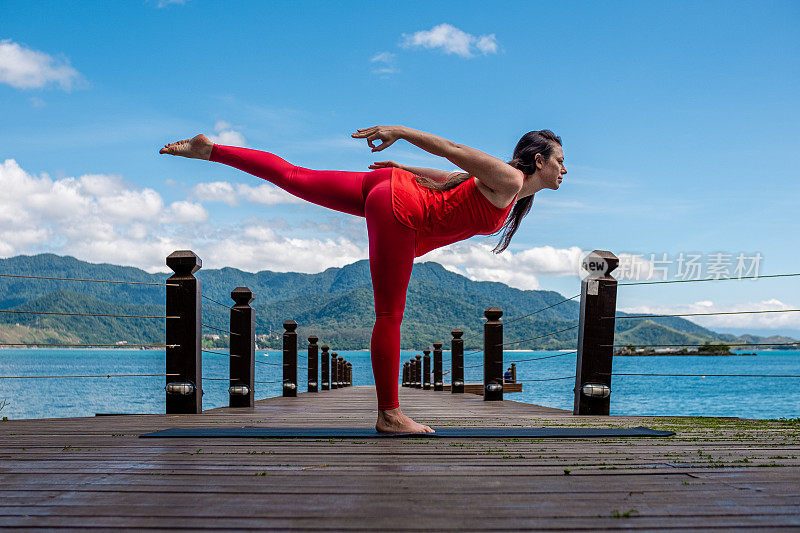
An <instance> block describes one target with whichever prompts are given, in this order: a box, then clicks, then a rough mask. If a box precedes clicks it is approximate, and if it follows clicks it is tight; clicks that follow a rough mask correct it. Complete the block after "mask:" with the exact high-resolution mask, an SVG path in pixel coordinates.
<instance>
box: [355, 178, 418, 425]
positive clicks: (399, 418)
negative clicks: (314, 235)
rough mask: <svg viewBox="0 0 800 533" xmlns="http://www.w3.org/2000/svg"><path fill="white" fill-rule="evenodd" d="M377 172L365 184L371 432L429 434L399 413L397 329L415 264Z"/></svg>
mask: <svg viewBox="0 0 800 533" xmlns="http://www.w3.org/2000/svg"><path fill="white" fill-rule="evenodd" d="M379 172H380V171H376V172H373V173H370V174H368V175H367V176H366V178H365V188H366V190H367V191H368V192H367V198H366V202H365V212H366V217H367V231H368V232H369V270H370V275H371V276H372V290H373V293H374V296H375V325H374V327H373V328H372V339H371V341H370V354H371V357H372V373H373V375H374V376H375V389H376V391H377V394H378V423H377V424H376V429H378V431H403V432H430V431H432V430H431V429H430V428H429V427H427V426H423V425H422V424H418V423H416V422H414V421H413V420H411V419H410V418H408V417H407V416H405V415H403V414H402V412H401V411H400V409H399V406H400V403H399V401H398V390H397V387H398V383H397V381H398V376H399V370H400V325H401V323H402V322H403V312H404V311H405V305H406V291H407V290H408V282H409V280H410V279H411V268H412V266H413V264H414V251H415V239H416V232H415V231H414V230H412V229H411V228H408V227H406V226H404V225H403V224H401V223H400V222H399V221H398V220H397V218H396V217H395V216H394V212H393V210H392V191H391V182H390V179H389V178H388V177H386V176H382V175H381V174H379Z"/></svg>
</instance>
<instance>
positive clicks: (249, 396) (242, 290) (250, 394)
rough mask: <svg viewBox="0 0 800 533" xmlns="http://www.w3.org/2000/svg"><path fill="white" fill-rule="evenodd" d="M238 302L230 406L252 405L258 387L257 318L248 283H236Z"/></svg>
mask: <svg viewBox="0 0 800 533" xmlns="http://www.w3.org/2000/svg"><path fill="white" fill-rule="evenodd" d="M231 298H233V301H234V302H235V303H234V304H233V307H231V330H230V331H231V337H230V347H231V348H230V354H231V356H230V373H231V375H230V378H231V379H230V384H229V385H228V397H229V402H228V405H229V406H230V407H253V402H254V397H255V390H254V388H253V380H254V376H255V372H256V369H255V366H256V363H255V359H256V357H255V355H256V353H255V351H256V345H255V340H256V319H255V313H253V308H252V307H250V302H252V301H253V292H252V291H251V290H250V289H248V288H247V287H236V288H235V289H233V290H232V291H231Z"/></svg>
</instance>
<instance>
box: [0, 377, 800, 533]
mask: <svg viewBox="0 0 800 533" xmlns="http://www.w3.org/2000/svg"><path fill="white" fill-rule="evenodd" d="M400 400H401V404H402V406H403V409H404V411H405V412H406V413H407V414H409V415H410V416H412V417H414V418H416V419H417V420H419V421H422V422H425V423H427V424H430V425H431V426H433V427H434V428H437V427H439V428H443V427H453V426H456V427H497V426H528V427H542V426H561V427H563V426H567V427H586V426H588V427H634V426H640V425H644V426H648V427H651V428H653V429H669V430H672V431H675V432H677V435H676V436H673V437H668V438H613V439H611V438H605V439H550V438H547V439H475V438H471V439H458V438H406V437H396V438H366V439H225V438H215V439H195V438H188V439H142V438H139V435H140V434H142V433H146V432H150V431H154V430H159V429H165V428H171V427H187V428H188V427H236V426H269V427H338V428H361V427H371V426H372V425H374V422H375V410H374V409H375V390H374V388H373V387H363V386H362V387H347V388H343V389H336V390H332V391H324V392H320V393H302V394H299V395H298V396H297V397H296V398H292V397H277V398H269V399H266V400H261V401H258V402H256V405H255V407H254V408H247V407H245V408H235V409H234V408H221V409H214V410H210V411H206V412H205V413H203V414H198V415H163V414H161V415H125V416H102V417H94V418H71V419H46V420H9V421H3V422H0V494H2V498H1V499H0V527H8V528H19V529H22V528H37V527H38V528H46V529H62V528H65V529H88V528H100V529H114V530H124V529H131V530H133V529H136V530H141V529H192V530H200V529H224V530H240V529H266V530H271V531H280V530H293V529H314V530H364V531H379V530H386V531H401V530H424V531H434V530H436V531H440V530H441V531H444V530H461V531H477V530H503V531H506V530H524V529H536V530H569V531H584V530H585V531H589V530H591V531H597V530H602V529H622V528H625V529H648V530H652V529H660V528H664V529H673V528H678V529H698V530H699V529H703V530H705V529H709V530H710V529H717V530H718V529H735V528H739V529H743V530H744V529H747V530H750V529H754V528H760V529H767V528H784V529H791V528H800V469H799V468H798V466H800V460H798V455H800V425H799V424H798V423H797V421H748V420H741V419H736V418H675V417H670V418H666V417H664V418H661V417H623V416H614V417H607V416H573V415H572V414H571V413H570V412H566V411H561V410H557V409H551V408H545V407H537V406H533V405H528V404H522V403H517V402H513V401H508V400H506V401H502V402H486V401H483V399H482V398H481V397H479V396H475V395H472V394H451V393H449V392H434V391H431V390H428V391H425V390H417V389H412V388H401V389H400Z"/></svg>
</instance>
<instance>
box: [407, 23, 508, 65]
mask: <svg viewBox="0 0 800 533" xmlns="http://www.w3.org/2000/svg"><path fill="white" fill-rule="evenodd" d="M400 46H402V47H403V48H429V49H433V48H440V49H442V50H443V51H444V53H445V54H456V55H458V56H461V57H467V58H469V57H474V56H475V55H476V53H480V54H483V55H488V54H496V53H497V51H498V44H497V39H496V38H495V35H494V34H493V33H492V34H489V35H481V36H478V37H476V36H475V35H472V34H470V33H467V32H465V31H462V30H460V29H458V28H456V27H455V26H452V25H450V24H447V23H444V24H439V25H438V26H434V27H433V28H431V29H430V30H423V31H418V32H415V33H412V34H410V35H408V34H405V33H404V34H403V40H402V42H401V43H400Z"/></svg>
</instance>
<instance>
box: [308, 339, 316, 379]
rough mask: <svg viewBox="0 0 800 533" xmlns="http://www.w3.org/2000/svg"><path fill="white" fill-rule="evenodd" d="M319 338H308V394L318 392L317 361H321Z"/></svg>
mask: <svg viewBox="0 0 800 533" xmlns="http://www.w3.org/2000/svg"><path fill="white" fill-rule="evenodd" d="M318 340H319V337H317V336H316V335H309V337H308V392H317V376H318V375H319V372H318V370H317V360H318V359H319V346H317V341H318Z"/></svg>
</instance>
